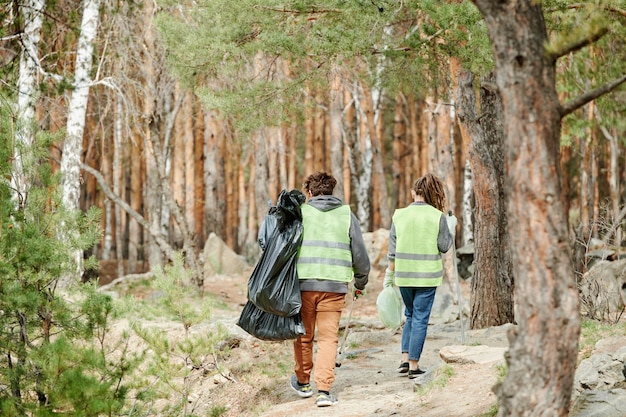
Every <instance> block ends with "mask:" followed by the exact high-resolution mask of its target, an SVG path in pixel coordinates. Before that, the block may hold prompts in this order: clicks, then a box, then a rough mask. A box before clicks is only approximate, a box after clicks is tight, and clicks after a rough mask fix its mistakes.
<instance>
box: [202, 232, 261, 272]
mask: <svg viewBox="0 0 626 417" xmlns="http://www.w3.org/2000/svg"><path fill="white" fill-rule="evenodd" d="M202 261H203V263H204V276H205V277H209V276H211V275H219V274H224V275H241V274H244V273H246V272H247V271H248V270H249V269H250V265H248V263H247V262H246V259H245V258H244V257H243V256H240V255H237V254H236V253H235V251H233V250H232V249H231V248H229V247H228V245H227V244H226V243H225V242H224V241H223V240H222V239H220V238H219V237H218V236H217V235H216V234H215V233H211V234H210V235H209V238H208V239H207V241H206V243H205V245H204V251H202Z"/></svg>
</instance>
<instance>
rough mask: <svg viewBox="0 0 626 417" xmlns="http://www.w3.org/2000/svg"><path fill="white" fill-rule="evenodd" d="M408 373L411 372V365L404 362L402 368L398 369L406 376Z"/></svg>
mask: <svg viewBox="0 0 626 417" xmlns="http://www.w3.org/2000/svg"><path fill="white" fill-rule="evenodd" d="M407 372H409V363H408V362H402V363H401V364H400V366H399V367H398V373H401V374H406V373H407Z"/></svg>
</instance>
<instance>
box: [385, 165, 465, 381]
mask: <svg viewBox="0 0 626 417" xmlns="http://www.w3.org/2000/svg"><path fill="white" fill-rule="evenodd" d="M411 196H412V197H413V202H412V203H411V204H410V205H409V206H407V207H405V208H401V209H398V210H396V211H395V213H394V214H393V221H392V225H391V230H390V231H389V253H388V259H389V266H388V268H387V271H386V273H385V281H384V285H385V286H388V285H394V284H395V285H397V286H398V287H399V288H400V294H401V295H402V300H403V301H404V305H405V312H404V315H405V316H406V321H405V323H404V328H403V330H402V341H401V348H402V359H401V362H400V368H398V371H399V372H400V373H403V374H408V376H409V378H411V379H413V378H415V377H416V376H417V375H419V374H422V373H424V371H423V370H421V369H420V368H419V359H420V356H421V354H422V350H423V348H424V342H425V340H426V332H427V330H428V320H429V318H430V312H431V309H432V306H433V300H434V299H435V291H436V290H437V287H438V286H439V285H441V283H442V281H443V262H442V259H441V254H442V253H445V252H447V251H448V250H449V249H450V247H451V246H452V240H453V235H452V233H451V231H450V230H449V227H448V219H447V217H450V218H454V216H446V215H445V214H444V210H445V207H444V204H445V192H444V186H443V183H442V182H441V180H440V179H439V178H437V177H436V176H435V175H433V174H431V173H428V174H426V175H424V176H423V177H421V178H419V179H418V180H417V181H415V183H414V184H413V189H412V190H411ZM454 219H455V220H456V218H454Z"/></svg>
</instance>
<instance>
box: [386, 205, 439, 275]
mask: <svg viewBox="0 0 626 417" xmlns="http://www.w3.org/2000/svg"><path fill="white" fill-rule="evenodd" d="M441 214H442V213H441V212H440V211H439V210H437V209H436V208H434V207H433V206H430V205H428V204H423V205H410V206H408V207H405V208H402V209H398V210H396V212H395V213H394V214H393V224H394V226H395V229H396V259H395V266H396V268H395V283H396V285H397V286H398V287H437V286H439V285H441V282H442V281H443V262H442V261H441V253H440V252H439V248H438V247H437V237H438V236H439V220H440V219H441Z"/></svg>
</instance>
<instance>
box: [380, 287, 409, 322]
mask: <svg viewBox="0 0 626 417" xmlns="http://www.w3.org/2000/svg"><path fill="white" fill-rule="evenodd" d="M376 308H377V309H378V317H379V318H380V321H382V322H383V324H384V325H385V327H388V328H390V329H395V328H397V327H400V325H401V324H402V309H403V308H404V305H403V304H402V297H401V296H400V291H399V290H398V287H395V286H391V285H390V286H388V287H385V288H383V290H382V291H381V292H380V294H378V298H376Z"/></svg>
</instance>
